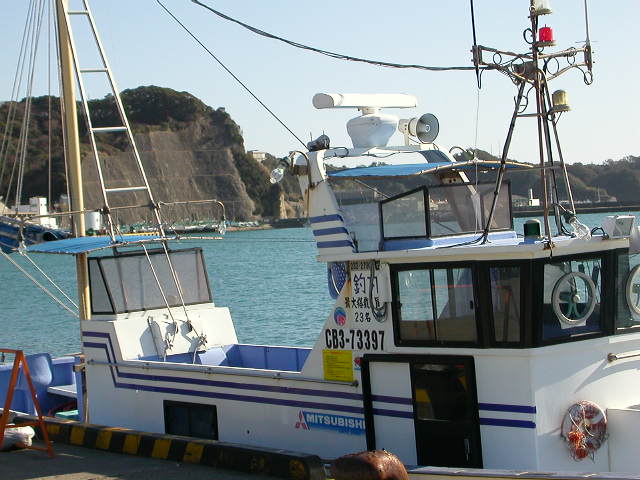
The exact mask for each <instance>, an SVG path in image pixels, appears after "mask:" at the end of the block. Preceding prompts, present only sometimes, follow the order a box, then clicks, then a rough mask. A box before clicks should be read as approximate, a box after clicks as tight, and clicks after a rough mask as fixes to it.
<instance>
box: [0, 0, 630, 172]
mask: <svg viewBox="0 0 640 480" xmlns="http://www.w3.org/2000/svg"><path fill="white" fill-rule="evenodd" d="M0 1H1V2H2V6H3V9H2V15H1V17H0V45H2V48H1V49H0V65H3V66H4V67H3V69H2V74H1V75H0V99H1V100H6V99H9V98H10V95H11V86H12V82H13V72H14V69H15V65H16V61H17V53H18V48H19V42H20V36H21V32H22V28H23V26H24V20H25V17H26V10H27V6H28V3H29V2H28V1H27V0H0ZM163 1H164V3H165V5H166V6H167V7H168V8H169V9H170V10H172V11H173V12H174V13H175V14H176V15H177V16H178V17H179V18H180V19H181V20H182V21H183V22H184V23H185V24H186V25H187V26H189V28H191V29H192V30H193V31H194V33H195V34H196V35H197V36H198V37H199V38H200V39H201V40H202V42H203V43H205V44H206V45H207V46H208V47H209V48H210V49H211V50H212V51H213V52H214V53H215V54H216V55H218V56H219V58H220V59H221V60H222V61H223V62H225V63H226V64H227V66H228V67H229V68H230V69H231V70H232V71H233V72H234V73H235V74H236V75H238V76H239V77H240V78H241V79H242V80H243V81H244V82H245V83H246V84H247V85H248V86H249V87H250V88H251V89H252V90H253V91H254V92H255V93H256V94H257V95H258V96H259V97H260V98H261V99H262V100H263V101H264V102H265V103H266V104H267V105H269V106H270V107H271V108H272V110H274V111H275V112H276V113H277V114H278V115H279V116H280V117H281V118H282V119H283V120H284V121H285V123H287V124H288V126H289V127H290V128H291V129H292V130H293V131H294V132H295V133H296V134H297V135H298V136H299V137H301V138H302V139H303V140H304V141H307V140H308V139H309V137H310V135H313V136H314V137H316V136H318V135H320V134H321V133H323V132H325V133H326V134H327V135H329V136H330V137H331V140H332V146H341V145H345V146H350V145H351V142H350V140H349V138H348V136H347V134H346V129H345V123H346V121H347V120H348V119H349V118H351V117H353V116H356V115H357V112H356V111H351V110H315V109H314V108H313V106H312V104H311V98H312V96H313V95H314V94H315V93H317V92H362V93H378V92H379V93H409V94H413V95H415V96H416V97H417V98H418V108H417V109H415V110H404V111H397V112H390V113H400V114H401V116H402V117H405V118H407V117H412V116H416V115H420V114H422V113H425V112H431V113H434V114H435V115H436V116H437V117H438V118H439V120H440V136H439V137H438V139H437V140H436V142H437V143H438V144H440V145H442V146H443V147H445V148H447V149H448V148H449V147H450V146H452V145H462V146H465V147H473V146H474V145H475V131H476V103H477V89H476V83H475V76H474V74H473V73H472V72H445V73H432V72H423V71H417V70H397V69H388V68H380V67H374V66H369V65H363V64H356V63H352V62H345V61H341V60H334V59H331V58H328V57H324V56H321V55H318V54H314V53H311V52H307V51H303V50H298V49H294V48H292V47H289V46H287V45H285V44H282V43H280V42H277V41H274V40H269V39H265V38H263V37H258V36H256V35H255V34H253V33H251V32H248V31H247V30H245V29H242V28H241V27H239V26H237V25H234V24H231V23H229V22H227V21H224V20H222V19H220V18H218V17H217V16H215V15H213V14H211V13H209V12H208V11H206V10H205V9H203V8H202V7H199V6H197V5H195V4H193V3H192V2H191V1H190V0H163ZM75 2H77V0H73V3H72V5H73V4H74V3H75ZM204 2H205V3H209V4H210V5H212V6H213V7H214V8H216V9H219V10H221V11H223V12H224V13H226V14H228V15H230V16H232V17H235V18H238V19H240V20H242V21H244V22H246V23H249V24H251V25H253V26H256V27H258V28H261V29H263V30H266V31H268V32H271V33H274V34H276V35H280V36H283V37H286V38H289V39H292V40H295V41H298V42H301V43H305V44H309V45H313V46H316V47H319V48H323V49H326V50H332V51H337V52H340V53H345V54H349V55H352V56H359V57H366V58H373V59H380V60H385V61H391V62H398V63H418V64H423V65H471V61H470V58H471V54H470V51H469V50H470V47H471V45H472V34H471V20H470V9H469V1H468V0H448V1H439V2H435V1H433V0H432V1H423V2H415V3H411V2H402V3H399V2H397V3H396V2H389V1H388V0H386V1H382V0H368V1H366V2H365V1H360V0H350V1H349V0H340V1H339V0H324V1H322V2H311V1H301V0H271V1H265V0H234V1H231V0H219V1H213V0H204ZM528 3H529V2H528V0H476V1H475V10H476V25H477V36H478V43H480V44H482V45H485V46H491V47H496V48H501V49H509V50H512V51H524V50H525V46H526V45H525V44H524V42H523V40H522V31H523V30H524V29H525V28H526V27H527V25H528V19H527V14H528ZM551 6H552V8H553V10H554V12H553V14H552V15H548V16H545V17H543V23H546V24H548V25H549V26H552V27H553V29H554V34H555V38H556V40H557V42H558V47H557V48H560V47H570V46H578V45H579V44H580V43H579V42H581V41H583V40H584V38H585V31H584V30H585V29H584V16H583V0H551ZM91 7H92V10H93V13H94V16H95V19H96V22H97V25H98V28H99V31H100V35H101V37H102V40H103V42H104V46H105V49H106V51H107V55H108V58H109V61H110V63H111V66H112V68H113V70H114V73H115V76H116V80H117V82H118V86H119V87H120V89H121V90H122V89H125V88H134V87H137V86H140V85H158V86H163V87H170V88H173V89H176V90H179V91H187V92H190V93H192V94H193V95H195V96H196V97H198V98H200V99H202V100H203V101H204V102H205V103H206V104H208V105H210V106H212V107H214V108H217V107H220V106H222V107H225V108H226V110H227V112H228V113H229V114H230V115H231V116H232V117H233V119H234V120H235V121H236V122H237V123H238V124H239V125H240V126H241V128H242V131H243V135H244V138H245V147H246V148H247V149H248V150H250V149H257V150H264V151H267V152H270V153H272V154H274V155H277V156H282V155H285V154H286V153H287V152H288V151H289V150H293V149H298V148H300V145H299V144H298V142H297V141H296V140H295V139H294V138H293V137H292V136H291V135H290V134H289V133H288V132H286V131H285V130H284V129H283V128H282V127H281V126H280V125H279V124H277V123H276V122H275V120H273V119H272V118H271V117H270V115H269V114H268V113H266V112H265V111H264V110H263V109H262V108H261V107H260V106H259V105H258V104H257V103H256V102H255V100H254V99H253V98H251V97H250V96H249V95H248V94H247V93H246V92H245V91H244V90H243V89H242V88H241V87H240V86H239V85H238V84H237V83H236V82H235V81H234V80H233V79H232V78H231V77H230V76H229V75H228V74H227V73H226V72H224V71H223V70H222V69H221V68H220V67H219V66H218V65H217V64H216V63H215V62H214V61H213V60H212V59H211V58H210V57H209V56H208V55H207V54H206V53H205V52H204V51H203V50H202V49H201V47H200V46H198V45H197V44H195V42H194V41H193V40H192V39H191V38H190V37H188V36H187V35H186V33H185V32H184V31H183V30H182V29H181V28H180V27H179V26H178V25H177V24H176V23H175V22H174V21H173V20H172V19H171V18H170V17H169V16H168V15H167V14H166V13H165V12H164V11H163V10H162V9H161V8H160V6H159V5H158V4H157V3H156V1H155V0H93V1H92V2H91ZM589 11H590V31H591V39H592V41H593V42H594V43H593V47H594V50H595V61H596V64H595V67H594V74H595V81H594V83H593V85H591V86H586V85H585V84H584V83H583V81H582V75H581V73H580V72H579V71H576V70H574V71H571V72H569V73H567V74H565V75H564V76H563V77H561V78H559V79H558V80H556V81H554V82H553V83H552V85H551V86H552V90H555V89H559V88H562V89H565V90H567V92H568V94H569V100H570V103H571V106H572V108H573V110H572V111H571V112H569V113H567V114H564V115H563V117H562V119H561V121H560V123H559V131H560V135H561V140H562V143H563V150H564V154H565V158H566V160H567V161H569V162H570V163H572V162H579V161H580V162H585V163H593V162H602V161H604V160H606V159H609V158H611V159H619V158H621V157H623V156H626V155H640V93H639V92H640V90H639V87H638V85H639V80H638V79H640V62H638V58H639V56H640V55H639V54H638V47H637V44H638V41H637V35H638V24H637V20H638V18H640V0H615V1H613V2H603V1H594V0H590V2H589ZM43 37H44V38H45V39H46V31H43ZM76 37H77V42H78V43H79V44H83V43H86V41H87V34H86V32H85V31H82V30H78V31H77V32H76ZM41 58H42V62H40V65H41V66H40V67H39V73H41V74H44V75H43V76H42V77H40V80H39V81H38V82H37V83H36V88H35V93H36V94H46V92H47V86H46V85H47V83H46V65H45V59H46V43H45V44H44V45H43V46H42V47H41ZM83 58H86V59H88V61H87V62H83V66H84V67H89V66H92V65H90V63H91V57H90V56H89V55H87V56H85V57H83ZM92 88H93V92H92V93H93V94H94V95H95V96H102V95H104V93H106V92H105V91H104V89H101V88H99V87H95V88H94V86H93V85H92ZM54 93H57V92H56V91H55V90H54ZM515 93H516V91H515V87H514V86H513V85H512V84H511V82H510V81H509V80H508V79H507V78H506V77H504V76H502V75H499V74H497V73H495V72H486V73H485V74H484V76H483V87H482V90H481V91H480V111H479V128H478V142H477V146H478V148H482V149H484V150H487V151H490V152H493V153H498V152H499V150H500V149H501V145H502V142H503V141H504V136H505V133H506V130H507V127H508V123H509V120H510V115H511V111H512V108H513V96H514V95H515ZM534 124H535V121H534V120H532V119H522V120H520V123H519V127H518V130H517V132H516V135H515V137H514V141H513V145H512V149H511V153H510V157H512V158H517V159H519V160H524V161H537V153H536V148H537V143H536V139H535V138H534V137H533V136H532V134H533V133H534V128H533V127H534ZM395 139H396V140H397V141H396V142H394V143H397V144H399V143H401V138H400V136H399V134H398V135H397V136H396V137H395Z"/></svg>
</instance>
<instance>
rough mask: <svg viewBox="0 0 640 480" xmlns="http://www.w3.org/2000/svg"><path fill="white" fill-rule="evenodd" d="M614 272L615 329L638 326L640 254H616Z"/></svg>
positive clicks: (620, 330) (639, 310)
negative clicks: (616, 259)
mask: <svg viewBox="0 0 640 480" xmlns="http://www.w3.org/2000/svg"><path fill="white" fill-rule="evenodd" d="M617 264H618V268H617V273H616V291H617V294H616V330H617V331H618V332H619V333H622V332H624V331H625V330H630V329H633V330H635V329H637V328H639V327H640V254H636V255H629V254H628V253H626V252H625V253H622V254H620V255H618V262H617Z"/></svg>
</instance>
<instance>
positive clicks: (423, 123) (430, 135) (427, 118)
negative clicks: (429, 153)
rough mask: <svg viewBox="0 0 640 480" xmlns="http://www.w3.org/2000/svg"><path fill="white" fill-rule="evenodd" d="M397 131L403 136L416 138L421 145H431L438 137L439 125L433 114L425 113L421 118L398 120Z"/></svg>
mask: <svg viewBox="0 0 640 480" xmlns="http://www.w3.org/2000/svg"><path fill="white" fill-rule="evenodd" d="M398 130H399V131H400V132H401V133H403V134H404V135H410V136H412V137H417V138H418V140H420V142H421V143H432V142H433V141H434V140H435V139H436V137H437V136H438V132H439V131H440V124H439V122H438V118H437V117H436V116H435V115H434V114H433V113H425V114H424V115H422V116H421V117H414V118H410V119H402V120H400V122H398ZM405 139H406V138H405Z"/></svg>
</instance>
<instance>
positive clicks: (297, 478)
mask: <svg viewBox="0 0 640 480" xmlns="http://www.w3.org/2000/svg"><path fill="white" fill-rule="evenodd" d="M33 418H34V417H30V416H27V415H21V416H19V417H17V418H16V419H15V422H16V423H20V421H21V420H22V421H23V422H27V421H33ZM45 424H46V428H47V433H48V434H49V438H50V439H51V440H52V441H53V442H60V443H68V444H71V445H78V446H82V447H87V448H95V449H98V450H105V451H109V452H114V453H126V454H129V455H137V456H139V457H150V458H159V459H163V460H171V461H174V462H185V463H196V464H200V465H208V466H211V467H218V468H227V469H230V470H237V471H241V472H246V473H255V474H263V475H271V476H274V477H280V478H285V479H289V480H324V478H325V474H324V468H323V464H322V461H321V460H320V457H318V456H317V455H308V454H304V453H297V452H290V451H287V450H276V449H269V448H259V447H245V446H242V445H239V444H233V443H225V442H219V441H216V440H204V439H199V438H193V437H181V436H177V435H166V434H159V433H148V432H140V431H136V430H129V429H126V428H118V427H104V426H100V425H91V424H85V423H80V422H76V421H73V420H63V419H59V418H52V417H46V418H45ZM54 448H55V447H54Z"/></svg>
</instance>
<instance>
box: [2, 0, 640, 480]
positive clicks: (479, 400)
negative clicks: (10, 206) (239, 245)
mask: <svg viewBox="0 0 640 480" xmlns="http://www.w3.org/2000/svg"><path fill="white" fill-rule="evenodd" d="M83 3H84V10H82V11H79V12H78V11H76V12H68V11H66V10H65V9H64V7H65V2H64V1H62V0H59V1H58V8H59V10H60V13H61V14H62V15H61V17H60V18H61V20H60V22H61V23H60V26H61V27H60V31H61V32H62V41H61V45H62V48H61V51H62V52H64V51H65V48H67V50H66V51H67V52H70V54H69V58H70V59H72V60H75V64H76V67H77V65H78V64H77V58H76V55H75V49H74V46H73V41H72V38H71V37H70V36H69V37H66V36H65V32H67V28H66V26H67V25H68V18H69V15H70V14H75V15H82V16H84V17H86V18H88V19H89V21H90V23H91V24H93V21H92V17H91V13H90V11H89V9H88V5H87V2H86V1H83ZM546 3H547V2H538V1H532V3H531V10H530V12H529V13H530V19H531V29H530V31H529V34H530V38H531V39H532V40H531V43H530V45H529V52H528V53H523V54H518V55H515V54H510V53H509V52H499V51H498V50H496V49H490V48H487V47H482V46H479V45H476V46H474V50H473V51H474V61H475V67H476V68H477V69H488V70H500V71H501V72H502V73H506V74H507V75H508V76H509V77H510V78H511V79H512V80H513V82H514V84H515V85H516V88H517V90H518V94H517V97H516V103H515V106H514V110H513V116H512V119H511V125H510V127H509V130H508V132H507V140H506V141H505V145H504V149H503V152H502V158H501V161H499V162H483V161H479V160H477V159H474V158H473V155H471V157H470V158H467V159H465V160H459V159H457V158H455V157H454V156H453V155H452V153H451V151H449V150H448V149H447V148H444V147H442V146H439V145H437V144H436V143H434V141H435V139H436V136H437V132H438V123H437V120H436V119H435V117H434V116H433V115H431V114H426V115H422V116H419V117H414V118H410V119H398V118H397V117H394V116H391V115H387V114H383V113H381V111H380V110H381V109H384V108H414V107H416V100H415V98H413V97H411V96H408V95H400V94H379V95H372V94H337V93H326V94H317V95H316V96H314V98H313V105H314V106H315V107H316V108H319V109H325V108H352V109H358V110H360V111H361V113H362V115H361V116H357V117H355V118H354V119H352V120H351V121H349V123H348V125H347V129H348V131H349V134H350V136H351V139H352V141H353V148H345V147H340V148H331V147H330V144H329V141H328V139H327V138H326V137H325V138H322V139H319V141H317V142H312V143H310V144H309V149H308V150H309V151H305V152H293V153H292V154H291V155H290V157H289V160H288V161H286V162H283V164H282V166H281V167H279V168H278V169H276V170H275V171H274V173H273V178H274V181H277V180H278V179H280V178H281V177H282V176H283V175H285V174H290V175H294V176H296V177H297V178H298V180H299V182H300V186H301V189H302V191H303V193H304V196H305V202H306V204H307V205H308V215H309V221H310V223H311V227H312V229H313V233H314V236H315V239H316V242H317V248H318V260H319V261H321V262H326V263H327V266H328V279H329V290H330V292H331V294H332V295H333V297H334V298H335V304H334V306H333V307H332V308H331V310H330V312H328V314H327V317H326V319H320V320H319V321H323V322H324V326H323V328H322V332H321V334H320V336H319V337H318V339H317V340H316V342H315V344H314V345H313V347H311V348H295V347H287V346H267V345H248V344H242V343H239V341H238V338H237V335H236V330H235V327H234V322H233V320H232V317H231V313H230V311H229V309H228V308H226V307H224V306H218V305H216V304H215V303H214V301H213V296H212V292H211V290H210V287H209V282H208V278H207V271H206V266H205V263H204V260H203V255H202V252H201V250H200V249H198V248H187V249H184V248H176V247H175V245H174V244H171V243H170V240H169V239H168V238H167V237H166V236H164V231H163V228H162V220H161V217H160V209H159V208H156V207H157V204H156V203H155V202H153V201H151V202H150V203H151V204H152V206H153V207H154V210H153V211H154V212H155V213H156V214H157V217H156V219H157V227H158V233H159V235H158V236H156V237H144V238H130V239H126V238H123V237H120V236H119V235H118V234H117V232H116V231H114V229H113V223H112V222H110V221H107V222H106V225H108V226H109V228H110V235H108V236H104V237H85V238H76V239H68V240H62V241H56V242H48V243H46V244H42V245H37V246H31V247H29V251H31V252H40V253H54V254H70V255H74V256H75V257H76V261H77V265H78V271H79V285H80V292H81V308H80V311H81V322H80V330H81V336H82V351H83V360H82V365H81V367H82V368H83V369H84V371H83V373H82V374H80V373H79V372H76V374H75V375H74V374H73V373H71V372H72V370H71V367H73V365H74V363H78V360H77V359H74V358H67V359H57V360H54V361H53V363H52V365H51V366H48V365H49V362H48V360H47V359H46V357H44V358H45V360H44V361H43V362H42V363H43V368H44V369H46V368H51V369H52V371H53V372H54V373H53V374H49V375H47V374H42V375H41V378H42V379H43V380H42V381H41V382H40V383H39V384H38V385H39V388H40V391H41V394H42V398H43V399H46V400H45V403H48V404H51V403H53V402H54V399H55V398H58V399H59V398H60V397H59V396H61V395H62V396H64V395H67V396H71V397H77V401H78V406H79V407H80V417H81V418H83V419H85V420H86V421H89V422H91V423H94V424H101V425H110V426H122V427H127V428H133V429H138V430H144V431H149V432H160V433H169V434H178V435H189V436H194V437H200V438H208V439H214V440H221V441H225V442H234V443H238V444H243V445H249V446H256V447H270V448H279V449H289V450H296V451H302V452H309V453H315V454H318V455H320V456H321V457H322V458H325V459H331V458H335V457H338V456H341V455H343V454H346V453H350V452H356V451H362V450H367V449H369V450H371V449H382V448H384V449H386V450H388V451H391V452H393V453H395V454H396V455H398V456H399V457H400V459H401V460H402V461H403V462H404V463H405V464H407V465H421V466H425V468H414V469H412V470H411V474H412V476H417V475H444V474H446V475H451V474H456V473H457V474H464V475H469V476H475V475H477V476H483V477H514V476H522V475H523V473H522V472H529V474H530V475H540V476H545V477H547V476H549V477H551V476H558V475H560V474H557V473H550V472H570V473H564V474H562V476H563V477H562V478H566V477H567V476H571V475H577V472H585V471H587V472H631V473H633V472H638V471H639V470H640V460H639V459H638V456H637V455H636V446H635V442H634V440H633V439H634V437H633V435H634V434H635V432H636V431H637V430H638V428H640V407H639V406H638V405H639V404H640V394H638V392H637V391H635V389H634V388H633V386H634V385H635V384H636V383H638V382H639V381H640V374H639V373H638V368H637V362H638V358H640V306H639V304H640V302H639V299H640V266H639V265H640V261H639V260H640V259H639V257H638V254H637V252H638V239H637V237H638V228H637V227H636V226H635V224H634V222H635V218H634V217H615V218H614V217H611V218H608V219H607V221H606V222H605V224H603V225H602V227H601V228H599V229H594V230H593V231H590V230H589V229H588V228H587V227H585V226H584V225H583V224H582V223H581V222H580V221H579V220H578V218H577V217H576V215H575V213H574V212H575V210H574V207H573V199H572V196H571V189H570V185H569V183H568V177H567V174H566V168H565V163H564V159H563V157H562V152H561V150H560V142H559V140H558V132H557V128H556V120H557V116H558V115H559V114H560V112H562V111H565V110H566V109H567V108H568V105H567V103H566V101H565V96H564V95H563V94H562V93H555V94H554V95H553V96H552V95H551V93H550V91H549V82H550V81H551V80H552V79H553V78H554V77H555V76H557V75H559V74H560V73H562V72H561V71H558V72H556V73H555V74H551V73H550V72H548V71H547V69H546V67H545V66H542V64H545V65H546V61H547V60H548V59H557V60H559V61H567V64H568V66H567V70H569V69H572V68H580V69H582V70H583V72H585V78H586V79H589V78H590V75H591V73H590V72H591V47H590V45H589V43H588V42H587V44H586V45H584V46H583V47H581V48H572V49H568V50H563V51H560V52H557V53H546V51H543V50H542V49H543V47H544V46H545V45H547V43H545V42H548V37H546V36H545V35H546V34H543V35H542V36H541V34H540V31H539V29H538V23H539V22H538V18H539V15H542V14H543V13H548V12H545V11H544V8H542V7H540V8H539V6H540V5H542V4H544V5H546ZM65 44H66V45H67V47H65ZM498 52H499V53H500V55H501V57H502V58H504V59H505V61H504V62H503V61H501V62H500V63H496V62H495V61H494V60H495V58H497V57H496V55H494V54H495V53H498ZM483 55H484V56H485V57H487V56H492V57H493V60H491V61H485V60H483ZM509 55H513V58H512V59H511V60H506V59H507V57H508V56H509ZM102 58H103V59H104V56H102ZM63 60H64V54H63ZM70 63H73V62H70ZM70 71H71V69H70V68H67V70H66V72H67V73H66V74H65V75H66V79H67V81H69V79H70V78H71V73H70ZM78 71H79V73H78V76H79V77H82V72H81V69H78ZM104 71H105V72H106V73H108V74H109V75H110V73H109V68H108V65H107V64H106V60H105V65H104ZM109 78H110V79H111V76H109ZM80 85H81V86H82V82H80ZM530 87H532V88H530ZM527 89H529V90H527ZM114 92H115V94H116V97H117V90H115V88H114ZM527 92H529V93H527ZM529 95H531V96H532V101H530V102H526V100H525V99H526V98H527V97H528V96H529ZM533 97H535V98H533ZM552 97H553V100H552ZM70 98H72V94H71V92H70V91H69V90H65V101H71V102H72V100H70ZM527 105H528V106H529V108H528V109H527ZM71 108H72V106H71V105H69V108H68V109H67V110H69V109H71ZM120 113H121V114H122V118H123V126H114V127H112V128H113V129H114V130H115V129H116V128H120V129H122V128H124V129H125V131H127V132H130V129H128V124H127V123H126V118H125V117H124V114H123V111H122V110H121V111H120ZM74 117H75V116H74ZM523 117H531V119H529V120H528V121H536V122H537V124H538V137H537V138H536V139H535V143H534V144H533V146H534V147H537V148H539V152H540V164H539V165H537V166H531V165H524V164H519V163H516V162H512V161H508V160H507V155H508V152H509V145H510V141H511V136H512V133H513V131H514V128H515V126H516V123H517V121H520V120H521V119H523V120H525V119H526V118H523ZM68 128H69V129H72V128H73V126H70V125H68ZM396 129H399V130H400V132H401V133H402V134H403V138H404V142H403V143H404V145H400V146H390V145H388V142H389V141H390V139H391V137H392V135H393V134H394V132H395V131H396ZM95 130H96V132H95V133H100V134H106V133H108V132H107V130H104V129H103V130H99V129H95ZM131 141H132V142H133V139H132V138H131ZM70 143H72V142H70ZM373 162H383V163H384V164H378V163H376V164H375V165H374V166H370V167H356V168H348V169H343V170H336V169H329V168H328V166H329V165H332V164H340V165H342V164H345V165H348V164H351V165H362V164H371V163H373ZM98 165H99V163H98ZM531 168H536V169H538V171H539V172H540V177H541V182H542V185H543V192H544V194H543V196H542V198H541V201H542V205H543V208H544V211H545V216H544V219H543V222H542V225H541V224H540V222H535V221H534V222H529V223H527V224H526V225H525V229H524V231H515V230H514V227H513V218H512V214H511V198H510V186H509V183H508V182H507V181H506V179H505V176H506V175H507V171H509V177H510V179H511V180H512V181H513V182H515V181H517V171H518V170H522V169H531ZM491 170H492V171H493V172H494V176H493V177H492V178H494V181H492V182H490V183H484V182H481V181H480V175H478V172H480V171H491ZM141 172H142V177H143V178H144V173H143V171H142V169H141ZM511 172H514V173H513V174H512V173H511ZM561 184H562V185H563V188H559V187H560V185H561ZM103 186H104V190H103V192H105V195H104V199H105V209H104V213H105V217H106V218H107V220H109V214H110V212H109V209H108V208H107V207H108V205H109V203H108V198H109V194H115V193H119V192H121V191H123V190H124V187H116V188H110V187H109V186H108V185H103ZM127 188H130V189H131V188H135V189H138V190H143V191H144V192H146V193H147V194H148V195H149V196H150V198H151V200H153V197H152V196H151V192H150V190H149V188H148V185H145V184H143V185H142V186H132V187H127ZM563 196H564V197H566V198H563ZM562 200H567V201H568V203H567V205H568V207H566V208H565V207H562V206H561V204H560V202H561V201H562ZM74 209H75V210H76V211H82V210H83V209H82V206H81V198H75V200H74ZM78 219H80V217H78ZM79 221H81V219H80V220H79ZM79 231H80V232H81V231H82V229H80V230H79ZM292 307H293V308H298V309H300V312H301V315H303V314H304V306H303V305H293V306H292ZM257 308H259V303H257ZM265 321H268V320H266V319H265ZM286 333H287V332H283V335H286ZM34 370H36V368H35V364H34V367H32V371H34ZM76 370H81V369H78V368H77V369H76ZM1 373H2V372H0V374H1ZM52 379H55V381H52ZM47 392H48V393H47ZM47 395H48V396H47ZM56 395H58V397H56ZM20 407H22V408H23V409H28V408H27V405H26V404H25V405H17V404H15V405H14V408H16V409H18V410H20V409H21V408H20ZM433 467H454V468H452V469H449V470H446V469H445V470H443V469H438V468H433ZM474 469H482V470H474ZM460 472H463V473H460ZM536 472H537V473H536ZM571 472H572V473H571Z"/></svg>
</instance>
